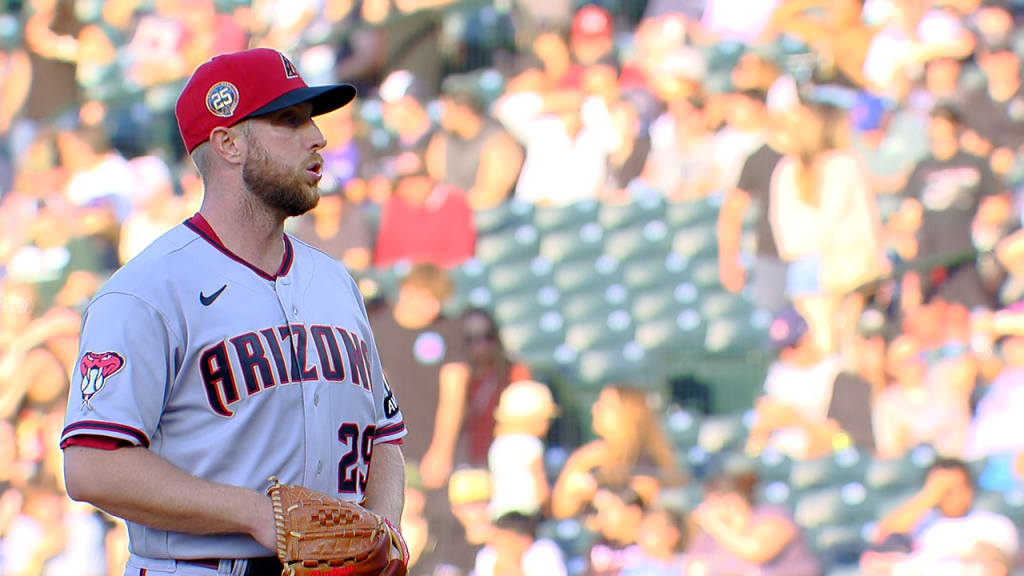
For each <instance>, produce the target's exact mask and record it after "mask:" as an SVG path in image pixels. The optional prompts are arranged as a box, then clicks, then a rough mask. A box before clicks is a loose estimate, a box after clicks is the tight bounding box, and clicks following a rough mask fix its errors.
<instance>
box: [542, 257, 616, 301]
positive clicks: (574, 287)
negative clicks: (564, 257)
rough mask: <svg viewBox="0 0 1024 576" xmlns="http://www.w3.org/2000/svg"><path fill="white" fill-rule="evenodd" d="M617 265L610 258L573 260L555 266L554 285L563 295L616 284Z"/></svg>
mask: <svg viewBox="0 0 1024 576" xmlns="http://www.w3.org/2000/svg"><path fill="white" fill-rule="evenodd" d="M618 271H619V263H618V261H617V260H615V259H614V258H612V257H611V256H607V255H604V256H600V257H598V258H596V259H593V260H575V261H573V262H565V263H561V264H558V265H556V266H555V272H554V285H555V286H556V287H557V288H558V289H559V290H561V291H562V294H563V295H569V294H573V293H575V292H583V291H587V290H592V289H594V287H596V286H608V285H610V284H613V283H615V282H617V278H618Z"/></svg>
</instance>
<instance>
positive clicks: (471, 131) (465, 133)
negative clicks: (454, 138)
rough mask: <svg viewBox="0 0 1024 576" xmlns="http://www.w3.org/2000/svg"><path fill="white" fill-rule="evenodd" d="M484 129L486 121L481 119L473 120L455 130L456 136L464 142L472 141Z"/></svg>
mask: <svg viewBox="0 0 1024 576" xmlns="http://www.w3.org/2000/svg"><path fill="white" fill-rule="evenodd" d="M483 129H484V121H483V120H482V119H480V118H473V119H472V120H469V121H467V122H466V123H465V124H462V125H461V126H459V127H458V128H456V129H455V134H456V135H458V137H459V138H461V139H462V140H472V139H473V138H476V136H477V134H479V133H480V131H481V130H483Z"/></svg>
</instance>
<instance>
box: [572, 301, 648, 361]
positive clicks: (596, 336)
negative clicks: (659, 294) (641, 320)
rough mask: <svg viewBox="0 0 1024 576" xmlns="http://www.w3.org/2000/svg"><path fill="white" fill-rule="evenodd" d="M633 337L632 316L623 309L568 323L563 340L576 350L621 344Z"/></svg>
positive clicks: (581, 350)
mask: <svg viewBox="0 0 1024 576" xmlns="http://www.w3.org/2000/svg"><path fill="white" fill-rule="evenodd" d="M632 339H633V318H632V317H631V316H630V315H629V312H627V311H626V310H624V309H617V310H612V311H611V312H609V313H608V314H604V315H601V316H600V317H597V318H592V319H589V320H584V321H582V322H577V323H574V324H571V325H569V327H568V328H567V329H566V332H565V341H566V343H567V344H569V345H570V346H572V347H573V349H575V350H576V351H578V352H583V351H585V350H588V349H591V348H604V347H611V346H622V345H625V344H626V343H627V342H629V341H630V340H632Z"/></svg>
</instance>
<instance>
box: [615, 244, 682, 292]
mask: <svg viewBox="0 0 1024 576" xmlns="http://www.w3.org/2000/svg"><path fill="white" fill-rule="evenodd" d="M688 266H689V262H688V261H687V260H686V259H685V258H683V257H682V256H680V255H678V254H674V253H669V254H667V255H653V256H646V257H642V258H640V257H633V258H630V259H629V260H626V261H624V262H623V263H622V281H623V282H624V283H625V284H626V286H628V287H629V288H630V289H631V290H633V291H635V292H640V291H644V290H649V289H650V290H653V289H658V288H662V287H665V286H672V285H675V284H677V283H679V281H681V280H684V279H686V278H687V275H688V272H687V267H688Z"/></svg>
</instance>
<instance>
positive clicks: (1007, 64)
mask: <svg viewBox="0 0 1024 576" xmlns="http://www.w3.org/2000/svg"><path fill="white" fill-rule="evenodd" d="M979 63H980V64H981V68H982V69H983V70H984V71H985V76H987V77H988V78H989V81H990V82H991V81H992V80H993V79H996V78H1001V79H1005V78H1016V77H1017V76H1018V75H1019V74H1020V58H1019V57H1018V56H1017V54H1016V53H1015V52H1013V51H1011V50H1000V51H998V52H991V53H988V54H983V55H982V56H981V58H980V59H979Z"/></svg>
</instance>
